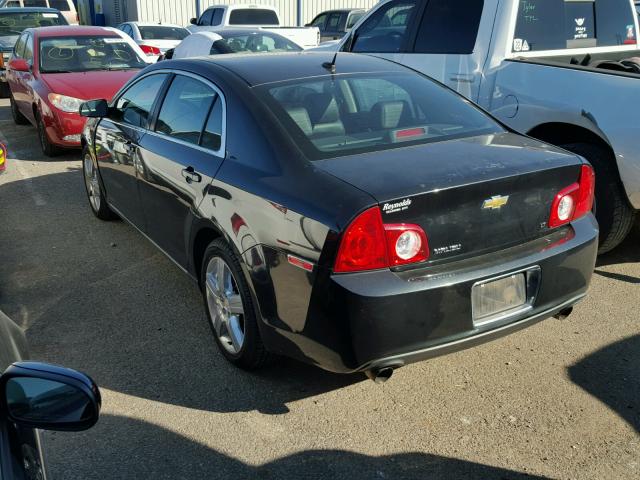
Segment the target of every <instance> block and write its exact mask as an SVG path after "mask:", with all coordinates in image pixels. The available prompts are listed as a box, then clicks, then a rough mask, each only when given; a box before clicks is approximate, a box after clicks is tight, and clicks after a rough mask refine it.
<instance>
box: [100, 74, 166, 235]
mask: <svg viewBox="0 0 640 480" xmlns="http://www.w3.org/2000/svg"><path fill="white" fill-rule="evenodd" d="M168 77H169V75H168V74H166V73H154V74H151V75H149V76H146V77H143V78H142V79H140V80H138V81H137V82H136V83H134V84H133V85H131V86H130V87H129V88H128V89H127V90H125V91H124V92H123V93H122V94H121V95H120V96H119V97H118V98H117V99H116V100H115V101H114V102H113V103H112V108H111V110H112V111H111V112H110V113H109V116H108V117H106V118H103V119H102V120H101V121H100V123H99V124H98V127H97V128H96V138H95V145H96V152H95V153H96V158H97V160H98V165H99V168H100V174H101V176H102V181H103V182H104V186H105V189H106V192H107V200H108V202H109V203H110V204H111V205H112V206H113V207H115V208H116V209H117V210H118V212H119V213H120V214H121V215H123V216H124V217H125V218H126V219H127V220H128V221H129V222H131V223H133V224H134V225H135V226H136V227H137V228H139V229H140V230H142V231H146V226H145V222H144V215H143V212H142V207H141V205H140V196H139V192H138V182H137V176H138V175H139V171H140V170H141V166H140V147H139V145H140V142H141V140H142V138H144V136H145V134H146V132H147V128H148V126H149V124H148V122H149V117H150V113H151V111H152V109H153V106H154V105H155V103H156V100H157V98H158V96H159V95H158V94H159V93H160V91H161V89H162V87H163V85H164V82H165V81H166V80H167V79H168Z"/></svg>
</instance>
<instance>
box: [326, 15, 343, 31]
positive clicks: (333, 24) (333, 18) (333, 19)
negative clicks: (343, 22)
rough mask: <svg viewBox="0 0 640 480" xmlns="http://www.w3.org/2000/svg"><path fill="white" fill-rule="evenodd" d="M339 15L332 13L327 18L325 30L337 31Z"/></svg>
mask: <svg viewBox="0 0 640 480" xmlns="http://www.w3.org/2000/svg"><path fill="white" fill-rule="evenodd" d="M341 16H342V14H341V13H332V14H331V15H330V16H329V21H328V22H327V30H331V31H336V30H338V25H340V17H341Z"/></svg>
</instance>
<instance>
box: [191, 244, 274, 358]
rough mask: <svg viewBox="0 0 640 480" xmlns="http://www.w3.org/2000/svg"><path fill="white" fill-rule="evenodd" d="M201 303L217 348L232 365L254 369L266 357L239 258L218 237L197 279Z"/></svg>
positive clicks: (209, 250) (206, 254)
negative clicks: (198, 279) (200, 291)
mask: <svg viewBox="0 0 640 480" xmlns="http://www.w3.org/2000/svg"><path fill="white" fill-rule="evenodd" d="M200 284H201V288H202V295H203V298H204V306H205V310H206V311H207V317H208V319H209V325H210V327H211V331H212V332H213V336H214V338H215V340H216V343H217V345H218V348H219V349H220V351H221V352H222V354H223V355H224V357H225V358H226V359H227V360H228V361H229V362H231V363H232V364H234V365H236V366H238V367H241V368H244V369H247V370H253V369H256V368H259V367H261V366H262V365H263V364H264V363H265V362H266V361H267V359H268V358H269V353H268V352H267V351H266V349H265V347H264V344H263V343H262V339H261V338H260V331H259V330H258V320H257V315H256V311H255V308H254V304H253V300H252V297H251V292H250V290H249V285H248V284H247V281H246V280H245V278H244V276H243V273H242V268H241V266H240V261H239V260H238V258H237V257H236V255H235V254H234V253H233V251H232V250H231V248H230V247H229V246H228V245H227V243H226V242H224V241H223V240H221V239H218V240H215V241H213V242H212V243H211V244H210V245H209V246H208V247H207V249H206V250H205V253H204V259H203V261H202V273H201V278H200Z"/></svg>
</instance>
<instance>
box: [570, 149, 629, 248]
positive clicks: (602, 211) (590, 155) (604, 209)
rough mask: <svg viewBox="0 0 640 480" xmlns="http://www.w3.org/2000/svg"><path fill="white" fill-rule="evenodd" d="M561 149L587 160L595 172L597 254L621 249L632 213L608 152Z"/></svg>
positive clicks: (603, 150)
mask: <svg viewBox="0 0 640 480" xmlns="http://www.w3.org/2000/svg"><path fill="white" fill-rule="evenodd" d="M562 148H564V149H566V150H569V151H571V152H573V153H577V154H578V155H581V156H583V157H584V158H586V159H587V160H588V161H589V163H591V165H592V166H593V168H594V170H595V172H596V209H595V210H596V218H597V220H598V224H599V225H600V245H599V247H598V253H599V254H603V253H607V252H609V251H611V250H613V249H614V248H615V247H617V246H618V245H620V244H621V243H622V242H623V241H624V239H625V238H626V237H627V235H628V234H629V231H630V230H631V228H632V227H633V223H634V219H635V211H634V210H633V208H631V205H630V204H629V201H628V199H627V195H626V193H625V191H624V188H623V186H622V182H621V181H620V178H619V176H618V171H617V167H616V164H615V163H614V162H613V159H612V158H611V154H610V152H608V151H607V150H606V149H605V148H603V147H600V146H598V145H593V144H589V143H571V144H567V145H562Z"/></svg>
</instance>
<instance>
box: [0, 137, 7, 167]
mask: <svg viewBox="0 0 640 480" xmlns="http://www.w3.org/2000/svg"><path fill="white" fill-rule="evenodd" d="M6 169H7V147H5V146H4V145H3V144H2V143H0V173H3V172H4V171H5V170H6Z"/></svg>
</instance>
